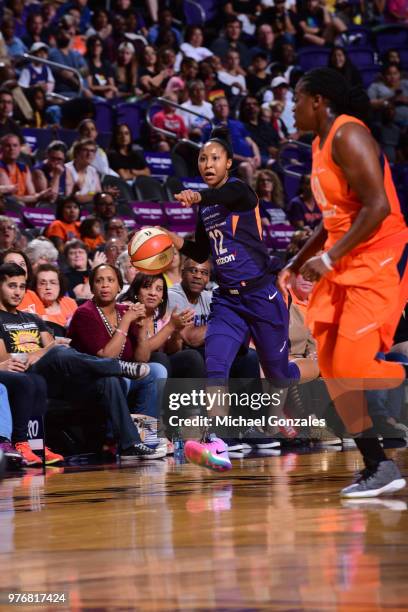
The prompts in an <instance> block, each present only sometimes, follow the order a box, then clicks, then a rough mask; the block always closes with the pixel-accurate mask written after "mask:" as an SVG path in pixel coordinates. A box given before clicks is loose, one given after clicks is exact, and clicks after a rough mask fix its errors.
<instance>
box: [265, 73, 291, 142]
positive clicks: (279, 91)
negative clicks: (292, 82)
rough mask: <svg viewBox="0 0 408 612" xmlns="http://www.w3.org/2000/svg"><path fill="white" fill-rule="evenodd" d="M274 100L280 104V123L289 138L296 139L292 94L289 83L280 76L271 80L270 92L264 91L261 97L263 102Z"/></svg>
mask: <svg viewBox="0 0 408 612" xmlns="http://www.w3.org/2000/svg"><path fill="white" fill-rule="evenodd" d="M275 100H276V101H278V102H281V103H282V105H283V111H282V121H283V122H284V124H285V126H286V129H287V131H288V133H289V134H290V135H291V137H292V138H296V134H297V130H296V127H295V119H294V115H293V109H294V103H293V93H292V91H291V89H290V87H289V83H288V82H287V80H286V79H285V78H284V77H282V76H277V77H275V78H273V79H272V82H271V87H270V90H269V91H266V92H265V94H264V97H263V101H264V102H272V101H275Z"/></svg>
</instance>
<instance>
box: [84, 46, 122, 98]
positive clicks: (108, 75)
mask: <svg viewBox="0 0 408 612" xmlns="http://www.w3.org/2000/svg"><path fill="white" fill-rule="evenodd" d="M85 59H86V61H87V63H88V69H89V74H88V76H87V77H86V78H87V82H88V87H89V89H90V91H91V92H92V93H93V94H94V95H95V96H101V97H102V98H105V99H106V100H110V99H112V98H115V97H116V96H117V95H118V89H117V87H116V85H115V79H114V73H113V69H112V66H111V64H110V63H109V62H108V61H106V60H105V58H104V57H103V43H102V38H100V36H98V35H94V36H90V37H89V38H88V39H87V41H86V55H85Z"/></svg>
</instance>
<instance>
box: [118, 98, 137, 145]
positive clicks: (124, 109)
mask: <svg viewBox="0 0 408 612" xmlns="http://www.w3.org/2000/svg"><path fill="white" fill-rule="evenodd" d="M141 120H142V111H141V108H140V107H139V106H138V105H137V104H136V103H135V102H123V103H122V104H118V106H117V107H116V125H120V124H121V123H126V124H127V125H128V126H129V129H130V131H131V133H132V139H133V140H138V139H139V138H140V124H141V122H142V121H141Z"/></svg>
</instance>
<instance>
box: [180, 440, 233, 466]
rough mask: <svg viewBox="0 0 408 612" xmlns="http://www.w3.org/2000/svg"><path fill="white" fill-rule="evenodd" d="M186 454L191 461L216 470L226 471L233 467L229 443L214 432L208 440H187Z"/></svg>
mask: <svg viewBox="0 0 408 612" xmlns="http://www.w3.org/2000/svg"><path fill="white" fill-rule="evenodd" d="M184 455H185V457H186V459H187V461H189V462H190V463H195V465H201V466H202V467H206V468H208V469H210V470H213V471H214V472H226V471H227V470H230V469H231V468H232V465H231V461H230V459H229V457H228V447H227V445H226V444H225V442H224V441H223V440H221V439H220V438H216V437H215V435H214V434H212V435H211V436H210V438H209V440H208V441H207V442H197V441H196V440H187V442H186V443H185V445H184Z"/></svg>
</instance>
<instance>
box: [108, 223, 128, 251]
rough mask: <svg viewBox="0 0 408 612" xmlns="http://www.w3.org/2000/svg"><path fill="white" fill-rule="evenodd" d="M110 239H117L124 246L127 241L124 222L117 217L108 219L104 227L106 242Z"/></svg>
mask: <svg viewBox="0 0 408 612" xmlns="http://www.w3.org/2000/svg"><path fill="white" fill-rule="evenodd" d="M111 238H117V239H118V240H120V241H121V242H123V243H124V244H125V245H126V244H127V241H128V231H127V228H126V225H125V222H124V221H123V220H122V219H120V218H119V217H114V218H113V219H110V220H109V221H108V223H107V226H106V240H110V239H111Z"/></svg>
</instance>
